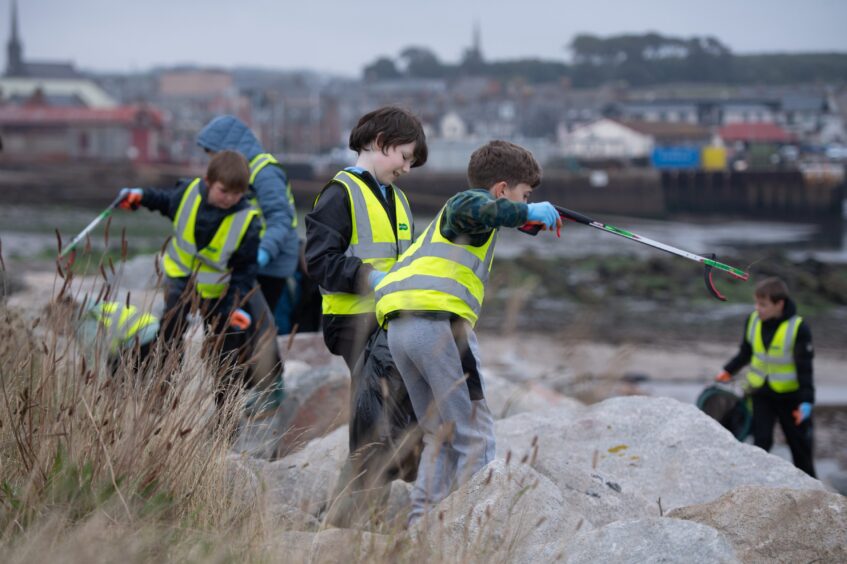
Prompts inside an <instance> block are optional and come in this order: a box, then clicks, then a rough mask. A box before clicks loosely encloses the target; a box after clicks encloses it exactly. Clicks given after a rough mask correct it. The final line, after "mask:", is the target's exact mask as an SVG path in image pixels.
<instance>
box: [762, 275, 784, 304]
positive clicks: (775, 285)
mask: <svg viewBox="0 0 847 564" xmlns="http://www.w3.org/2000/svg"><path fill="white" fill-rule="evenodd" d="M755 296H756V297H757V298H768V299H769V300H770V301H772V302H774V303H776V302H779V301H785V300H787V299H788V285H787V284H786V283H785V282H784V281H783V280H782V278H777V277H776V276H771V277H770V278H765V279H764V280H762V281H761V282H759V283H758V284H756V290H755Z"/></svg>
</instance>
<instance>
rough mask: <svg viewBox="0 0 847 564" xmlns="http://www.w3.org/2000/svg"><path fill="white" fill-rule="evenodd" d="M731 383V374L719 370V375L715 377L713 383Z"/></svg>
mask: <svg viewBox="0 0 847 564" xmlns="http://www.w3.org/2000/svg"><path fill="white" fill-rule="evenodd" d="M731 381H732V374H730V373H729V372H727V371H726V370H721V372H720V374H718V375H717V376H715V382H723V383H724V384H726V383H727V382H731Z"/></svg>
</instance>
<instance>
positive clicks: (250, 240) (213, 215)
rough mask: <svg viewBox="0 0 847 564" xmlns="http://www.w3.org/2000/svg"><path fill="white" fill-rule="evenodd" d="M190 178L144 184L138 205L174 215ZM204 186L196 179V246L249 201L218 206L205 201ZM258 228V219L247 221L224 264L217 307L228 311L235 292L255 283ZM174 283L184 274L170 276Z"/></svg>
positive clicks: (239, 293) (183, 280)
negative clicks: (171, 185) (168, 186)
mask: <svg viewBox="0 0 847 564" xmlns="http://www.w3.org/2000/svg"><path fill="white" fill-rule="evenodd" d="M192 180H193V179H188V180H181V181H180V182H179V183H178V184H177V187H176V189H173V190H157V189H155V188H145V189H144V193H143V196H142V198H141V205H142V206H144V207H146V208H148V209H150V210H153V211H158V212H159V213H161V214H162V215H164V216H165V217H167V218H169V219H174V217H175V216H176V213H177V210H179V203H180V201H181V200H182V195H183V194H184V193H185V190H186V189H187V188H188V185H189V184H191V182H192ZM207 192H208V188H207V187H206V183H205V182H203V180H200V195H201V197H202V199H201V202H200V207H199V208H198V209H197V218H196V220H195V225H194V241H195V242H196V244H197V248H198V249H201V248H203V247H205V246H206V245H208V244H209V243H210V242H211V240H212V237H214V236H215V232H216V231H217V230H218V227H220V225H221V222H222V221H223V220H224V218H226V217H227V216H228V215H231V214H233V213H235V212H237V211H241V210H243V209H245V208H247V207H248V206H249V205H250V204H249V203H248V201H247V198H246V197H245V198H242V199H241V200H240V201H239V202H238V203H237V204H235V205H234V206H233V207H231V208H229V209H226V210H224V209H221V208H218V207H215V206H213V205H211V204H209V203H208V202H207V200H206V194H207ZM260 230H261V222H260V221H256V220H254V221H252V222H250V225H249V227H248V228H247V232H246V233H245V234H244V238H243V239H242V240H241V245H240V246H239V247H238V249H236V250H235V252H234V253H232V256H231V257H230V258H229V262H228V263H227V266H229V268H231V269H232V274H231V277H230V281H229V288H228V290H227V293H226V294H225V295H224V297H223V298H222V299H221V302H220V303H219V304H218V306H217V307H218V308H220V311H223V312H229V311H230V309H231V308H232V304H233V301H234V300H235V297H236V296H239V299H240V298H243V297H244V296H245V295H246V294H247V292H249V291H250V290H251V289H252V288H253V286H254V285H255V283H256V274H257V272H258V268H259V267H258V264H257V263H256V255H257V254H258V252H259V232H260ZM172 280H174V281H175V282H176V283H179V284H185V283H186V282H187V281H188V279H187V278H177V279H172Z"/></svg>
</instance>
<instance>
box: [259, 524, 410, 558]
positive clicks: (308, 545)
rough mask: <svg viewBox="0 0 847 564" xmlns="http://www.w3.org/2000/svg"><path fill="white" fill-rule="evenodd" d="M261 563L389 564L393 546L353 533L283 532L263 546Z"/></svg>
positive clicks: (385, 540)
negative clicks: (369, 563) (365, 563)
mask: <svg viewBox="0 0 847 564" xmlns="http://www.w3.org/2000/svg"><path fill="white" fill-rule="evenodd" d="M263 549H264V550H263V552H264V554H263V555H262V556H263V558H262V561H267V562H308V563H309V564H335V563H337V562H391V561H392V559H391V558H390V554H389V551H391V550H394V549H395V545H394V544H393V543H392V542H391V539H389V538H388V537H386V536H383V535H377V534H373V533H367V532H362V531H356V530H353V529H326V530H323V531H319V532H300V531H285V532H281V533H277V534H275V535H274V537H273V540H272V541H270V542H268V543H266V544H265V545H264V546H263Z"/></svg>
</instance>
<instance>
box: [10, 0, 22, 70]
mask: <svg viewBox="0 0 847 564" xmlns="http://www.w3.org/2000/svg"><path fill="white" fill-rule="evenodd" d="M11 20H12V31H11V33H10V35H9V42H8V43H7V44H6V76H23V75H24V74H26V73H25V72H24V70H25V69H24V61H23V46H22V45H21V40H20V37H19V36H18V2H17V0H12V18H11Z"/></svg>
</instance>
